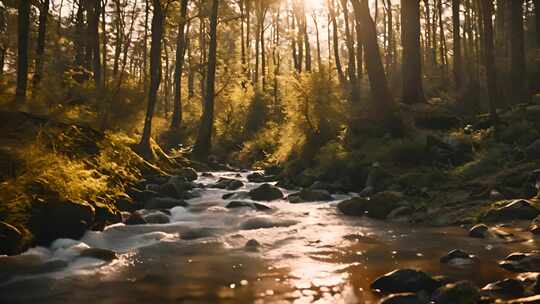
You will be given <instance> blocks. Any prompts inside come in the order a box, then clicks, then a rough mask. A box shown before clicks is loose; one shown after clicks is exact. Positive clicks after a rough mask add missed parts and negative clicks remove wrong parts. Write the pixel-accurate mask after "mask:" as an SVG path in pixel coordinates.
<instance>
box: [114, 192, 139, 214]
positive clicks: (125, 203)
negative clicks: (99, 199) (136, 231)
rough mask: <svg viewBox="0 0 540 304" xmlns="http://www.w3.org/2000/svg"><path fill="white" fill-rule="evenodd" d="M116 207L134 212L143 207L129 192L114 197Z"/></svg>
mask: <svg viewBox="0 0 540 304" xmlns="http://www.w3.org/2000/svg"><path fill="white" fill-rule="evenodd" d="M114 201H115V205H116V208H118V210H120V211H129V212H133V211H135V210H138V209H142V207H143V206H142V204H140V203H138V202H135V201H134V200H133V198H131V197H130V196H129V195H127V194H124V193H122V194H120V195H118V196H117V197H115V199H114Z"/></svg>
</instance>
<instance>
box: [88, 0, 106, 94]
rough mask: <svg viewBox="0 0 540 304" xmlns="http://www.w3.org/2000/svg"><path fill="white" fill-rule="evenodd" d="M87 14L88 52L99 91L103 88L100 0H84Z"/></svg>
mask: <svg viewBox="0 0 540 304" xmlns="http://www.w3.org/2000/svg"><path fill="white" fill-rule="evenodd" d="M86 1H87V5H88V6H87V14H88V34H89V37H87V38H88V46H87V47H88V52H90V53H91V54H90V55H91V57H90V56H89V55H88V54H87V56H89V57H90V58H92V71H93V72H94V82H95V85H96V89H97V90H98V91H101V88H103V83H102V80H103V78H102V75H101V72H102V71H101V55H100V54H101V50H100V48H99V15H100V13H101V6H100V3H101V1H100V0H86Z"/></svg>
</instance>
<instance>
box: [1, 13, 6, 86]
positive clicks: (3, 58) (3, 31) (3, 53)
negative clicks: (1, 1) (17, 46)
mask: <svg viewBox="0 0 540 304" xmlns="http://www.w3.org/2000/svg"><path fill="white" fill-rule="evenodd" d="M6 21H7V20H6V8H5V7H4V6H2V7H0V35H3V36H4V37H6V36H7V35H6V29H7V22H6ZM6 40H7V39H6ZM7 44H8V42H7V41H0V80H2V78H3V76H4V65H5V62H6V49H7Z"/></svg>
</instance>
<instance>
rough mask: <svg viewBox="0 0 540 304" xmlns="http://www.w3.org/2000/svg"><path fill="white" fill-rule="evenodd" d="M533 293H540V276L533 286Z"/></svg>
mask: <svg viewBox="0 0 540 304" xmlns="http://www.w3.org/2000/svg"><path fill="white" fill-rule="evenodd" d="M533 292H534V293H536V294H539V293H540V275H538V276H536V281H535V282H534V285H533Z"/></svg>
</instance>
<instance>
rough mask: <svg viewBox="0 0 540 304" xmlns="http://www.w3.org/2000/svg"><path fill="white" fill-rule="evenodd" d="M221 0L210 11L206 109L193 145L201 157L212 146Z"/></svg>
mask: <svg viewBox="0 0 540 304" xmlns="http://www.w3.org/2000/svg"><path fill="white" fill-rule="evenodd" d="M218 6H219V0H212V9H211V12H210V47H209V50H208V72H207V75H206V95H205V97H204V109H203V115H202V117H201V125H200V126H199V133H198V135H197V141H196V142H195V146H194V147H193V155H194V156H195V157H197V158H199V159H204V158H206V157H207V156H208V153H209V152H210V149H211V147H212V142H211V140H212V128H213V124H214V97H215V96H214V94H215V92H214V91H215V79H216V62H217V58H216V53H217V23H218Z"/></svg>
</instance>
